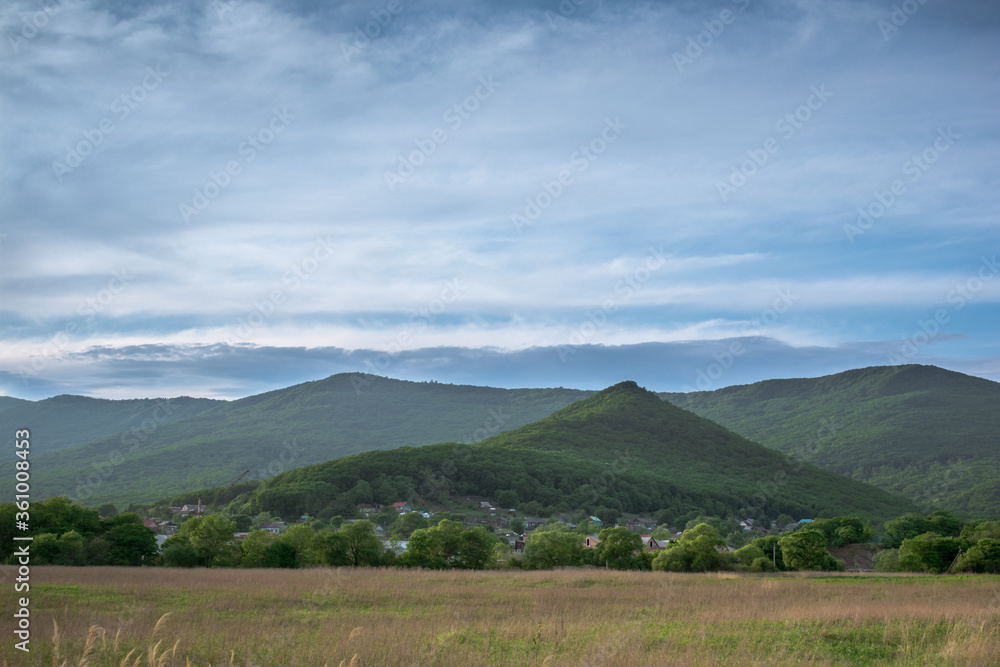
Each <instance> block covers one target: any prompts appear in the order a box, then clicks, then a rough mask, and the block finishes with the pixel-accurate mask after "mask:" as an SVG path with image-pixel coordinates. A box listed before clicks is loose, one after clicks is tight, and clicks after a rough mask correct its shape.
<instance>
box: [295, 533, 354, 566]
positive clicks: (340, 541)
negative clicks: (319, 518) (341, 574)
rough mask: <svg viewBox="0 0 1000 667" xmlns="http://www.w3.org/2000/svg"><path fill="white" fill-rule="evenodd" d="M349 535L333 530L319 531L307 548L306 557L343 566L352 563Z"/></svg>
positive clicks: (324, 563) (313, 560)
mask: <svg viewBox="0 0 1000 667" xmlns="http://www.w3.org/2000/svg"><path fill="white" fill-rule="evenodd" d="M347 550H348V541H347V536H346V535H344V534H343V533H342V532H340V531H338V532H333V531H331V530H321V531H318V532H317V533H316V534H315V535H314V536H313V539H312V542H310V543H309V547H308V548H307V549H306V557H307V559H308V560H309V562H311V563H319V564H320V565H329V566H332V567H342V566H344V565H352V564H353V563H351V559H350V557H349V556H348V553H347Z"/></svg>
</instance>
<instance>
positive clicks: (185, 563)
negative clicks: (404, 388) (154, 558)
mask: <svg viewBox="0 0 1000 667" xmlns="http://www.w3.org/2000/svg"><path fill="white" fill-rule="evenodd" d="M169 541H170V540H167V542H169ZM167 542H164V543H163V564H164V565H165V566H166V567H196V566H198V565H201V563H202V560H201V556H199V555H198V550H197V549H195V548H194V547H193V546H192V545H191V543H190V542H188V541H187V540H178V541H176V542H174V543H172V544H169V545H168V544H167Z"/></svg>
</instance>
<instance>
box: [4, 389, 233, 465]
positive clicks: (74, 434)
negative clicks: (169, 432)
mask: <svg viewBox="0 0 1000 667" xmlns="http://www.w3.org/2000/svg"><path fill="white" fill-rule="evenodd" d="M223 403H225V401H217V400H212V399H210V398H191V397H188V396H182V397H180V398H171V399H169V400H168V399H159V398H136V399H129V400H109V399H103V398H89V397H87V396H70V395H67V394H63V395H61V396H53V397H52V398H46V399H45V400H43V401H26V400H24V399H20V398H12V397H10V396H0V433H5V434H12V433H13V432H14V431H15V430H16V429H22V428H28V429H30V430H31V435H32V443H31V449H32V452H33V453H35V454H48V453H51V452H55V451H58V450H60V449H65V448H67V447H72V446H73V445H79V444H81V443H84V442H87V441H89V440H94V439H96V438H103V437H107V436H110V435H114V434H115V433H121V432H123V431H129V429H132V428H136V429H142V428H144V427H145V428H149V427H151V426H152V425H154V424H166V423H169V422H173V421H178V420H181V419H186V418H188V417H192V416H194V415H197V414H200V413H202V412H204V411H205V410H208V409H210V408H212V407H215V406H218V405H222V404H223ZM13 453H14V450H13V449H10V450H9V452H7V453H5V455H4V458H8V456H7V455H6V454H10V455H13Z"/></svg>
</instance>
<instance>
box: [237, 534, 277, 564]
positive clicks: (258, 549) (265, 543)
mask: <svg viewBox="0 0 1000 667" xmlns="http://www.w3.org/2000/svg"><path fill="white" fill-rule="evenodd" d="M277 539H278V536H277V535H275V534H274V533H272V532H271V531H269V530H259V529H258V530H251V531H250V533H249V534H248V535H247V536H246V537H244V538H243V541H242V542H240V552H241V556H240V567H264V552H265V551H267V548H268V547H269V546H271V545H272V544H274V542H275V541H276V540H277Z"/></svg>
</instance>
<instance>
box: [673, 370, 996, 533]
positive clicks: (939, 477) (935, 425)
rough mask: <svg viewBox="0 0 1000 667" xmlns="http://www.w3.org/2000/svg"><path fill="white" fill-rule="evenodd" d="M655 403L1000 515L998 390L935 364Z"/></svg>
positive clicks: (912, 493)
mask: <svg viewBox="0 0 1000 667" xmlns="http://www.w3.org/2000/svg"><path fill="white" fill-rule="evenodd" d="M661 396H663V397H664V398H666V399H667V400H669V401H670V402H672V403H673V404H675V405H677V406H679V407H682V408H685V409H687V410H691V411H692V412H694V413H696V414H699V415H701V416H703V417H707V418H709V419H712V420H713V421H716V422H718V423H720V424H722V425H723V426H726V427H727V428H730V429H732V430H733V431H735V432H736V433H739V434H740V435H743V436H745V437H747V438H750V439H752V440H755V441H757V442H760V443H762V444H764V445H766V446H768V447H771V448H773V449H777V450H779V451H782V452H784V453H786V454H790V455H793V456H795V457H798V458H802V459H804V460H806V461H809V462H810V463H813V464H815V465H817V466H819V467H821V468H824V469H826V470H830V471H833V472H836V473H840V474H843V475H848V476H850V477H852V478H853V479H856V480H859V481H863V482H867V483H870V484H873V485H875V486H878V487H880V488H883V489H886V490H888V491H892V492H895V493H899V494H902V495H905V496H907V497H908V498H910V499H912V500H913V501H915V502H917V503H919V504H921V505H922V506H929V507H933V508H938V509H945V510H948V511H952V512H958V513H967V514H971V515H976V516H990V517H997V516H1000V383H997V382H991V381H990V380H984V379H982V378H977V377H971V376H968V375H963V374H962V373H956V372H953V371H948V370H944V369H942V368H937V367H935V366H921V365H905V366H876V367H871V368H862V369H857V370H852V371H847V372H845V373H838V374H836V375H829V376H826V377H820V378H814V379H793V380H767V381H764V382H757V383H755V384H751V385H744V386H734V387H726V388H724V389H718V390H716V391H711V392H692V393H688V394H661Z"/></svg>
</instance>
